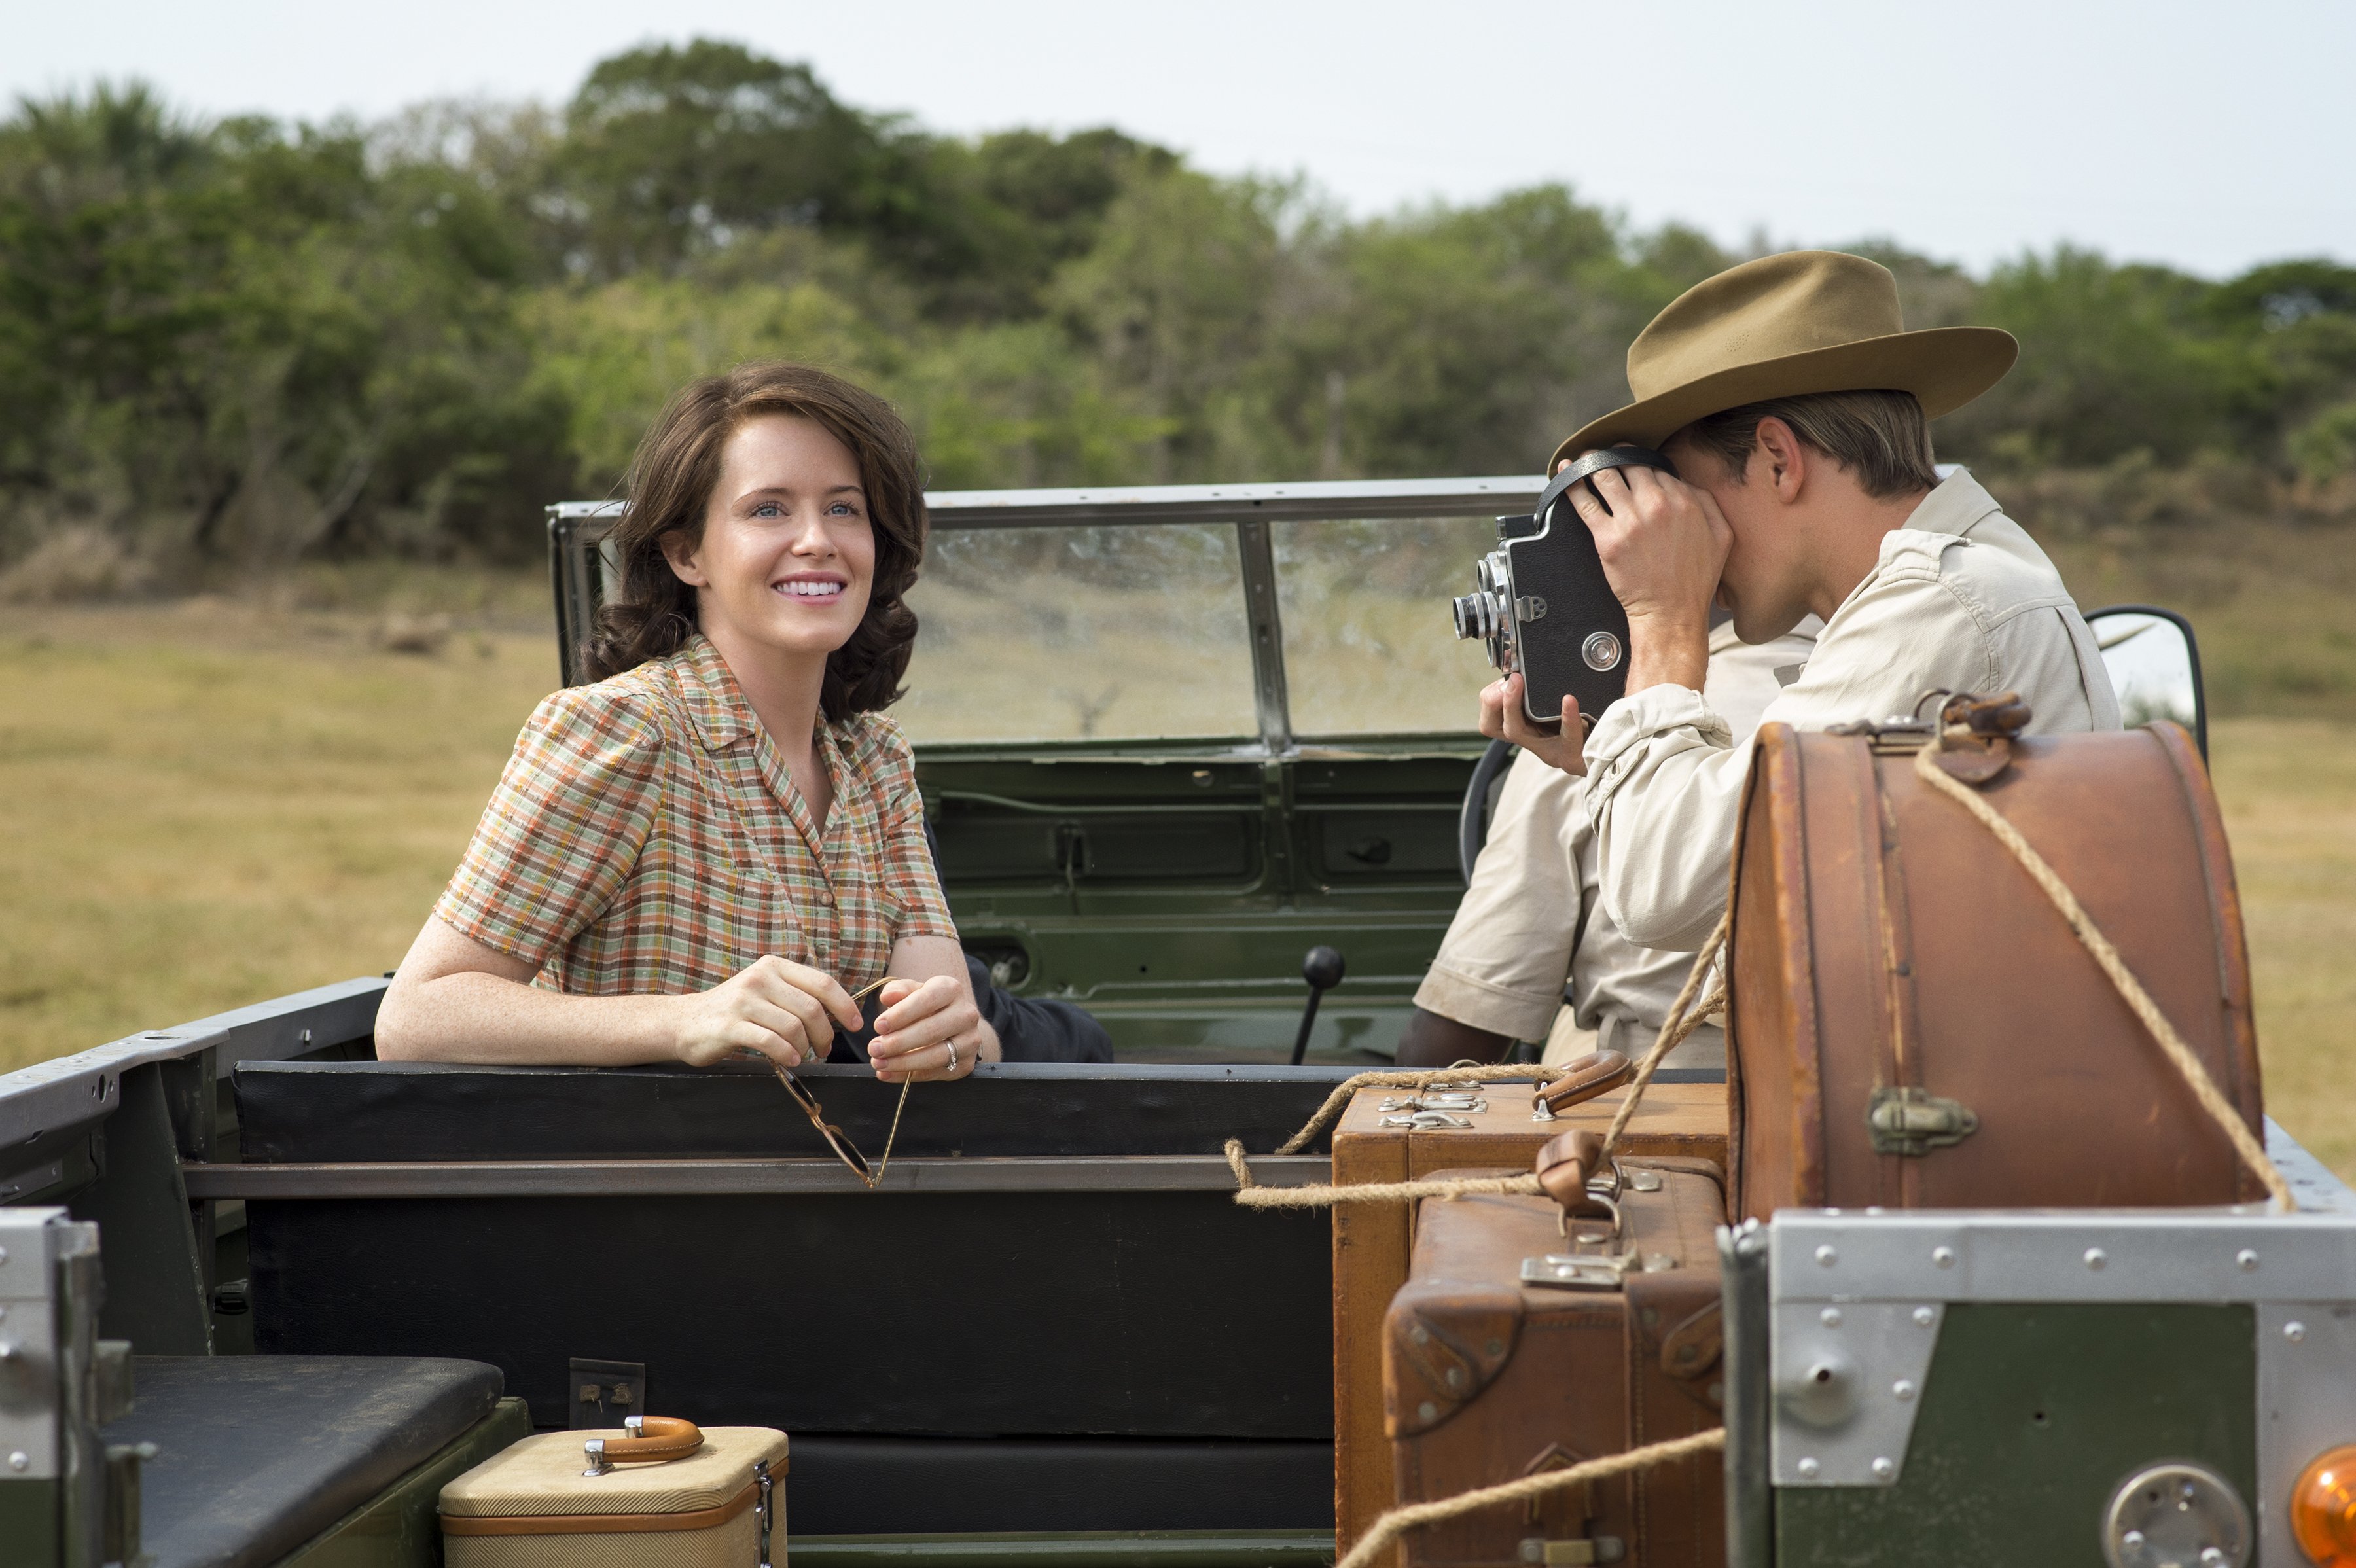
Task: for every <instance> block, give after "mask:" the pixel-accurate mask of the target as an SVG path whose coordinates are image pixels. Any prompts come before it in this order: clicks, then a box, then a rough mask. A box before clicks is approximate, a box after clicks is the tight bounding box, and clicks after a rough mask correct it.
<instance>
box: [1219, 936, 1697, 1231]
mask: <svg viewBox="0 0 2356 1568" xmlns="http://www.w3.org/2000/svg"><path fill="white" fill-rule="evenodd" d="M1728 929H1729V920H1727V919H1721V920H1719V923H1718V929H1717V930H1716V931H1715V932H1713V933H1712V934H1711V936H1710V939H1709V942H1708V945H1707V946H1705V947H1704V948H1703V950H1702V951H1701V954H1700V957H1699V958H1698V959H1697V961H1695V963H1694V967H1693V972H1692V973H1691V974H1689V975H1687V977H1686V983H1685V989H1684V990H1682V991H1680V992H1678V993H1677V999H1676V1003H1675V1004H1672V1005H1671V1006H1670V1008H1669V1015H1668V1016H1667V1017H1666V1018H1665V1019H1663V1020H1662V1021H1661V1030H1660V1033H1659V1034H1658V1035H1657V1036H1655V1037H1654V1040H1653V1045H1652V1048H1651V1049H1650V1050H1648V1051H1646V1052H1645V1053H1644V1061H1643V1063H1642V1064H1640V1065H1639V1066H1638V1068H1637V1069H1636V1076H1635V1079H1634V1080H1633V1082H1632V1083H1630V1085H1629V1086H1628V1093H1627V1098H1626V1099H1625V1100H1623V1101H1622V1102H1621V1105H1620V1110H1619V1112H1618V1113H1617V1114H1616V1115H1614V1116H1613V1117H1612V1128H1611V1131H1610V1132H1609V1133H1606V1134H1605V1137H1604V1152H1605V1154H1606V1155H1609V1154H1610V1153H1611V1151H1612V1149H1613V1148H1614V1147H1616V1146H1617V1145H1618V1144H1619V1142H1620V1135H1621V1133H1623V1132H1625V1131H1626V1130H1627V1126H1628V1122H1629V1120H1630V1118H1632V1117H1633V1116H1634V1115H1635V1114H1636V1102H1637V1101H1640V1100H1642V1099H1643V1098H1644V1086H1645V1085H1646V1084H1648V1083H1650V1082H1651V1081H1652V1080H1653V1074H1654V1072H1655V1070H1656V1069H1658V1068H1659V1067H1660V1065H1661V1059H1662V1058H1664V1057H1666V1056H1667V1055H1668V1054H1669V1053H1670V1052H1671V1051H1673V1050H1675V1049H1676V1048H1677V1047H1679V1046H1680V1045H1682V1044H1684V1043H1685V1039H1686V1036H1688V1035H1690V1034H1692V1033H1693V1032H1694V1031H1695V1030H1696V1029H1697V1028H1699V1027H1701V1026H1702V1025H1703V1024H1704V1023H1706V1022H1708V1020H1709V1018H1710V1017H1711V1016H1712V1015H1715V1014H1716V1013H1718V1012H1719V1009H1721V1008H1722V1007H1723V1006H1724V1005H1725V1003H1726V988H1725V987H1724V986H1723V985H1719V986H1715V987H1713V988H1712V989H1711V991H1710V993H1709V994H1708V996H1706V997H1704V998H1703V999H1702V1000H1701V1002H1700V1004H1698V1005H1697V1004H1695V1002H1694V993H1696V992H1697V991H1699V990H1700V989H1701V984H1702V982H1703V981H1704V980H1705V979H1707V978H1708V975H1709V972H1710V966H1711V964H1712V963H1714V962H1715V961H1717V958H1718V955H1719V951H1720V950H1722V949H1723V948H1724V947H1725V946H1726V936H1727V931H1728ZM1561 1076H1562V1075H1561V1073H1560V1072H1558V1070H1557V1069H1553V1068H1548V1067H1534V1066H1530V1065H1528V1064H1526V1063H1519V1064H1517V1063H1498V1064H1492V1065H1489V1066H1483V1067H1475V1066H1472V1065H1470V1064H1463V1065H1459V1066H1457V1067H1452V1068H1442V1069H1431V1070H1427V1071H1419V1072H1362V1073H1357V1074H1355V1075H1353V1076H1351V1077H1349V1078H1346V1079H1343V1080H1342V1082H1341V1083H1340V1084H1338V1085H1337V1086H1335V1088H1334V1090H1333V1093H1332V1094H1331V1095H1329V1096H1327V1097H1326V1101H1325V1103H1324V1104H1323V1105H1322V1106H1320V1107H1319V1108H1318V1111H1317V1114H1316V1115H1314V1116H1312V1117H1311V1118H1310V1119H1309V1124H1308V1125H1307V1126H1305V1127H1303V1128H1301V1131H1300V1132H1298V1133H1294V1134H1293V1135H1292V1136H1291V1137H1290V1138H1289V1139H1287V1140H1286V1141H1285V1143H1284V1144H1282V1145H1281V1146H1280V1147H1279V1148H1278V1150H1277V1151H1276V1152H1277V1153H1278V1154H1280V1155H1290V1154H1294V1153H1297V1152H1298V1151H1299V1150H1300V1149H1301V1146H1302V1145H1303V1144H1307V1143H1308V1142H1309V1140H1310V1139H1312V1138H1313V1137H1315V1136H1316V1135H1317V1134H1318V1133H1320V1132H1322V1131H1323V1130H1324V1128H1325V1126H1326V1124H1327V1123H1328V1122H1331V1121H1333V1119H1334V1118H1335V1117H1336V1116H1338V1115H1340V1114H1341V1112H1342V1110H1343V1108H1344V1106H1346V1105H1348V1104H1349V1102H1350V1097H1351V1096H1352V1095H1354V1094H1355V1093H1356V1092H1357V1091H1358V1090H1361V1089H1429V1088H1430V1087H1431V1085H1433V1084H1435V1083H1450V1082H1454V1083H1462V1082H1466V1081H1472V1082H1476V1083H1494V1082H1497V1081H1499V1080H1501V1079H1532V1080H1534V1081H1536V1082H1537V1084H1538V1085H1540V1086H1541V1087H1543V1086H1545V1085H1546V1084H1548V1083H1551V1082H1553V1081H1554V1080H1555V1079H1558V1078H1559V1077H1561ZM1226 1155H1227V1168H1228V1169H1229V1170H1231V1171H1233V1172H1235V1174H1236V1201H1237V1203H1239V1204H1241V1205H1243V1206H1244V1207H1245V1208H1331V1207H1333V1205H1335V1204H1337V1203H1413V1202H1416V1201H1417V1200H1418V1199H1419V1198H1426V1197H1465V1196H1467V1195H1469V1194H1473V1193H1538V1192H1543V1191H1544V1190H1545V1189H1544V1188H1543V1187H1539V1186H1538V1178H1537V1176H1535V1175H1532V1176H1436V1177H1432V1178H1430V1179H1429V1180H1425V1181H1376V1182H1355V1183H1350V1184H1346V1185H1343V1186H1338V1187H1334V1186H1327V1185H1325V1184H1323V1183H1318V1184H1314V1185H1310V1186H1303V1187H1262V1186H1260V1185H1259V1184H1258V1182H1257V1181H1255V1180H1254V1179H1253V1178H1252V1174H1251V1166H1250V1165H1248V1164H1247V1163H1246V1156H1245V1155H1244V1146H1243V1144H1242V1143H1241V1142H1240V1141H1239V1140H1237V1139H1235V1138H1230V1139H1228V1140H1227V1143H1226Z"/></svg>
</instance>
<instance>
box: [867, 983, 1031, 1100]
mask: <svg viewBox="0 0 2356 1568" xmlns="http://www.w3.org/2000/svg"><path fill="white" fill-rule="evenodd" d="M878 1000H879V1001H881V1002H882V1003H883V1012H882V1013H880V1014H878V1015H876V1018H875V1039H874V1042H873V1044H872V1045H870V1046H869V1047H867V1055H868V1058H869V1059H870V1060H871V1061H873V1063H874V1064H875V1076H876V1077H877V1078H880V1079H883V1081H884V1082H886V1083H897V1082H899V1081H900V1080H901V1079H904V1078H905V1079H922V1080H934V1079H951V1078H963V1077H965V1076H966V1075H967V1074H968V1073H969V1072H971V1071H973V1069H975V1068H976V1067H977V1066H979V1065H980V1064H981V1063H983V1062H986V1061H990V1062H994V1061H996V1060H998V1059H999V1047H998V1033H997V1031H996V1030H994V1029H992V1028H991V1026H989V1025H988V1024H986V1023H984V1022H983V1021H982V1016H981V1009H980V1008H979V1007H977V1006H976V1005H975V1004H974V1000H973V993H972V992H971V991H970V990H969V989H968V988H967V985H966V982H965V979H964V977H963V976H962V975H955V976H952V975H946V974H936V975H933V976H932V977H930V978H929V979H925V980H914V979H902V980H894V981H891V982H889V983H886V984H885V985H884V987H883V992H882V993H881V994H880V995H879V997H878ZM951 1047H954V1049H952V1048H951Z"/></svg>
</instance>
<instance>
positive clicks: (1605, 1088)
mask: <svg viewBox="0 0 2356 1568" xmlns="http://www.w3.org/2000/svg"><path fill="white" fill-rule="evenodd" d="M1635 1070H1636V1069H1635V1065H1634V1064H1633V1063H1632V1062H1630V1061H1629V1059H1628V1058H1626V1057H1624V1056H1622V1055H1621V1054H1620V1053H1619V1052H1618V1051H1590V1052H1589V1053H1588V1054H1587V1055H1585V1056H1583V1057H1580V1058H1579V1059H1578V1060H1577V1061H1570V1062H1565V1063H1564V1064H1563V1067H1562V1073H1561V1075H1560V1076H1559V1077H1558V1078H1557V1079H1555V1080H1554V1081H1553V1082H1551V1083H1549V1084H1547V1086H1546V1087H1545V1088H1543V1089H1541V1090H1538V1103H1539V1104H1540V1105H1543V1106H1545V1107H1546V1109H1547V1115H1549V1116H1556V1115H1559V1114H1561V1113H1562V1112H1565V1111H1568V1110H1569V1109H1570V1108H1571V1107H1572V1106H1574V1105H1579V1104H1582V1103H1584V1102H1585V1101H1590V1100H1592V1099H1594V1098H1595V1097H1596V1096H1597V1095H1599V1094H1603V1093H1607V1092H1609V1091H1610V1090H1614V1089H1617V1088H1619V1087H1620V1086H1621V1085H1622V1084H1623V1083H1625V1082H1627V1081H1628V1077H1629V1075H1630V1074H1631V1073H1633V1072H1634V1071H1635Z"/></svg>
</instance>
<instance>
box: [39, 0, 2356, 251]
mask: <svg viewBox="0 0 2356 1568" xmlns="http://www.w3.org/2000/svg"><path fill="white" fill-rule="evenodd" d="M699 34H701V35H706V36H711V37H719V38H734V39H736V40H739V41H742V42H744V43H747V44H750V45H752V46H754V47H755V48H760V49H762V50H764V51H766V52H768V53H770V54H774V55H776V56H779V57H782V58H786V59H807V60H809V62H810V63H811V64H812V65H813V66H814V67H815V68H816V69H817V70H818V72H819V75H820V77H821V78H822V79H823V80H825V81H827V82H828V83H829V84H830V86H831V87H832V88H833V90H834V91H836V92H837V94H838V95H840V96H841V97H842V98H843V99H844V100H846V101H847V102H851V103H853V104H856V105H858V106H860V107H862V108H867V109H896V110H905V111H907V112H909V113H912V114H914V115H915V116H916V118H917V119H918V120H920V121H921V122H923V123H924V124H927V125H929V126H931V127H934V128H936V129H939V130H945V131H957V132H972V131H981V130H991V129H998V128H1002V127H1006V126H1012V125H1035V126H1042V127H1047V128H1053V129H1059V130H1069V129H1076V128H1080V127H1084V126H1089V125H1098V124H1114V125H1118V126H1119V127H1120V128H1121V129H1123V130H1125V131H1128V132H1130V134H1135V135H1139V136H1142V137H1146V138H1148V139H1150V140H1153V141H1157V142H1161V143H1163V144H1165V145H1171V146H1173V147H1177V148H1179V149H1181V150H1183V151H1184V152H1185V153H1187V154H1188V155H1189V156H1191V157H1192V158H1193V160H1194V162H1195V163H1196V165H1197V166H1201V167H1204V168H1207V169H1211V170H1214V171H1217V172H1221V173H1242V172H1246V171H1258V172H1261V173H1268V174H1280V175H1283V174H1293V173H1305V174H1306V175H1308V176H1309V177H1311V178H1312V180H1313V181H1315V182H1316V183H1317V184H1318V185H1320V186H1321V187H1323V188H1324V189H1325V190H1326V191H1327V192H1328V193H1329V194H1330V195H1331V196H1332V197H1333V198H1334V199H1337V200H1339V201H1340V202H1341V203H1342V204H1343V205H1344V207H1346V208H1347V209H1349V210H1351V211H1352V212H1354V213H1357V214H1360V215H1364V214H1367V213H1372V212H1379V211H1385V210H1388V209H1392V208H1395V207H1397V206H1398V205H1399V204H1401V203H1404V202H1411V201H1417V200H1422V199H1430V198H1433V197H1440V198H1444V199H1448V200H1451V201H1457V202H1469V201H1477V200H1481V199H1485V198H1487V197H1489V196H1492V195H1494V194H1495V193H1497V192H1499V191H1502V190H1506V189H1510V188H1515V187H1517V186H1526V185H1530V184H1535V183H1537V182H1540V181H1544V180H1555V179H1559V180H1565V181H1568V182H1569V183H1570V184H1571V185H1572V186H1574V187H1575V188H1577V189H1579V190H1580V192H1581V193H1582V194H1583V195H1584V196H1586V197H1587V198H1589V199H1596V200H1601V201H1602V202H1604V203H1605V204H1607V205H1609V206H1612V207H1615V208H1618V209H1622V210H1623V211H1625V212H1626V213H1627V215H1628V216H1629V218H1630V219H1631V220H1633V221H1635V222H1637V223H1639V224H1642V225H1647V226H1649V225H1651V224H1654V223H1657V222H1659V221H1662V220H1666V219H1672V218H1674V219H1680V220H1685V221H1687V222H1690V223H1693V224H1696V225H1697V226H1699V227H1700V228H1702V229H1704V230H1705V231H1708V232H1709V233H1711V234H1712V235H1714V236H1716V237H1717V238H1718V239H1719V240H1720V241H1721V242H1728V243H1740V242H1744V241H1745V240H1747V239H1748V238H1749V237H1750V236H1751V234H1752V233H1753V232H1754V231H1763V232H1764V233H1765V234H1766V235H1767V237H1768V238H1769V239H1771V240H1772V242H1776V243H1779V244H1780V243H1789V242H1798V243H1808V244H1836V243H1838V242H1842V241H1845V240H1853V239H1857V238H1860V237H1865V236H1871V235H1884V236H1889V237H1890V238H1894V239H1896V240H1897V241H1898V242H1901V244H1904V245H1907V246H1909V247H1911V248H1912V249H1915V250H1919V251H1923V252H1929V253H1931V254H1933V255H1936V256H1941V257H1944V258H1948V259H1952V260H1957V261H1961V262H1964V263H1966V264H1967V265H1969V266H1971V267H1972V268H1973V269H1974V270H1976V271H1977V270H1984V269H1985V268H1986V267H1987V266H1988V265H1989V264H1990V263H1994V262H1996V261H1998V260H2001V259H2004V258H2006V257H2008V256H2013V255H2018V254H2019V252H2021V251H2023V250H2024V249H2028V248H2037V249H2040V250H2041V249H2045V248H2048V247H2050V246H2051V245H2053V244H2055V243H2056V242H2062V241H2068V242H2073V243H2076V244H2081V245H2085V246H2090V247H2093V248H2094V249H2098V250H2101V251H2103V252H2106V253H2108V254H2110V255H2113V256H2115V257H2123V258H2129V259H2136V260H2147V261H2159V262H2167V263H2173V264H2175V265H2178V266H2180V267H2185V268H2188V269H2190V270H2192V271H2195V272H2200V273H2203V274H2209V275H2212V276H2215V275H2222V274H2228V273H2232V272H2234V271H2237V270H2239V269H2241V268H2243V267H2245V266H2248V265H2249V264H2251V263H2254V262H2257V261H2263V260H2273V259H2276V258H2281V257H2286V256H2308V255H2330V256H2334V257H2337V258H2339V259H2340V260H2342V261H2356V157H2351V154H2356V4H2350V3H2348V0H2244V3H2243V4H2240V5H2215V4H2211V5H2192V4H2186V3H2183V0H2136V3H2134V4H2126V3H2123V0H2099V3H2095V0H2086V3H2075V4H2073V3H2072V0H2041V3H2040V0H1975V3H1973V4H1970V5H1954V4H1950V5H1925V4H1920V3H1909V0H1783V3H1782V4H1780V5H1769V4H1761V3H1756V0H1754V3H1751V4H1744V5H1735V4H1721V3H1719V0H1687V3H1686V4H1682V5H1675V6H1670V5H1626V4H1621V5H1608V6H1607V5H1593V4H1584V3H1558V4H1540V3H1536V0H1460V3H1457V4H1441V5H1435V4H1430V3H1428V0H1427V3H1423V4H1406V3H1401V0H1354V3H1351V4H1331V3H1326V0H1317V3H1309V0H1296V3H1290V4H1288V3H1286V0H1245V3H1238V0H1188V3H1185V4H1172V3H1156V4H1141V3H1130V4H1116V3H1111V0H1094V3H1089V4H1075V3H1068V0H999V3H997V4H990V5H977V4H973V3H972V0H964V3H959V4H947V3H939V0H902V3H897V4H894V3H891V0H867V3H865V4H856V5H846V4H841V3H837V4H833V5H809V4H798V3H793V0H769V3H766V4H760V3H745V0H740V3H738V4H734V5H723V4H717V3H714V0H664V3H662V4H659V5H658V4H653V3H650V0H567V3H566V4H563V5H552V4H544V3H539V0H534V3H528V4H501V3H499V0H471V3H466V4H461V3H457V0H395V3H394V4H392V5H374V6H359V5H325V4H320V3H318V0H312V3H310V4H300V5H298V4H289V3H284V0H280V3H271V0H211V3H209V4H205V5H188V4H187V0H177V3H176V4H170V5H166V4H162V3H160V0H115V3H113V4H106V5H62V4H59V3H58V0H38V3H37V4H28V3H27V0H0V38H5V46H0V91H7V92H9V93H23V92H34V93H39V92H47V91H56V90H58V89H59V88H63V87H67V86H73V85H80V84H82V83H86V82H88V81H90V80H91V78H92V77H94V76H98V75H106V76H112V77H126V76H138V77H144V78H145V79H147V80H148V81H152V82H154V83H155V84H157V85H158V86H160V87H161V88H163V89H164V90H165V91H166V93H167V94H168V95H169V97H170V98H171V99H172V100H173V101H174V102H177V103H178V104H181V105H183V106H185V107H187V108H190V109H194V110H197V111H199V112H203V113H232V112H239V111H249V110H262V111H265V112H268V113H275V114H278V115H282V116H300V117H307V118H316V117H321V116H325V115H328V114H332V113H337V112H339V111H348V112H351V113H359V114H362V115H368V116H374V115H379V114H382V113H387V112H389V111H391V110H392V109H395V108H397V107H399V106H401V105H402V104H404V103H408V102H414V101H416V100H419V99H422V98H428V97H435V96H449V95H487V96H492V97H499V98H527V97H528V98H537V99H541V100H542V101H545V102H552V103H554V102H562V101H563V100H564V99H565V98H566V97H567V96H569V95H570V94H571V92H572V91H573V88H574V86H575V85H576V84H577V83H578V82H579V81H580V80H581V77H582V76H583V74H584V72H585V71H586V70H587V69H588V67H589V66H590V64H591V63H592V62H594V60H596V59H599V58H601V57H603V56H605V55H606V54H610V53H612V52H614V51H616V50H617V49H621V48H627V47H629V46H631V45H633V44H637V43H640V42H643V41H648V40H652V39H662V40H669V41H683V40H685V39H687V38H691V37H694V36H696V35H699Z"/></svg>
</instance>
